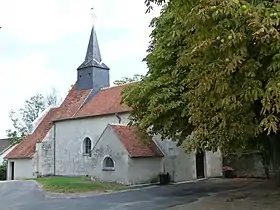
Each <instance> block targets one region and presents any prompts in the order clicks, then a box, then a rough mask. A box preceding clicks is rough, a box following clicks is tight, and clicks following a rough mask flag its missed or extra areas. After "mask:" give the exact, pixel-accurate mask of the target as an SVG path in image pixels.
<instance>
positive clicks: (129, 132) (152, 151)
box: [110, 125, 164, 158]
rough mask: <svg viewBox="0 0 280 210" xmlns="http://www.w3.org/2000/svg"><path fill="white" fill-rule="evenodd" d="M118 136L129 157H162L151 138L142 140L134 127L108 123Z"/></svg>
mask: <svg viewBox="0 0 280 210" xmlns="http://www.w3.org/2000/svg"><path fill="white" fill-rule="evenodd" d="M110 126H111V127H112V128H113V130H114V132H115V133H116V134H117V136H118V137H119V139H120V141H121V142H122V144H123V145H124V147H125V148H126V150H127V151H128V153H129V154H130V157H131V158H136V157H163V156H164V155H163V153H162V152H161V150H160V148H159V147H158V146H157V145H156V144H155V142H154V141H153V140H152V138H149V139H146V140H145V141H143V139H141V136H140V133H139V131H138V130H137V129H136V128H133V127H129V126H127V125H110Z"/></svg>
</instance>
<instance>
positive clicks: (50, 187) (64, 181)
mask: <svg viewBox="0 0 280 210" xmlns="http://www.w3.org/2000/svg"><path fill="white" fill-rule="evenodd" d="M35 181H37V182H38V183H39V184H41V185H42V187H43V188H44V190H46V191H49V192H56V193H85V192H92V191H98V192H102V191H107V190H113V191H116V190H124V189H126V187H125V186H122V185H118V184H112V183H101V182H92V181H91V180H90V178H88V177H44V178H37V179H35Z"/></svg>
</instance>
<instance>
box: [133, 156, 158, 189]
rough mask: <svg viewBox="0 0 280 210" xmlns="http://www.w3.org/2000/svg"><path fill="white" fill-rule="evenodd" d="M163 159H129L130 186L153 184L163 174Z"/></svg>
mask: <svg viewBox="0 0 280 210" xmlns="http://www.w3.org/2000/svg"><path fill="white" fill-rule="evenodd" d="M162 159H163V158H129V160H128V176H129V184H131V185H135V184H145V183H151V181H152V180H154V179H155V178H156V177H157V176H158V174H159V173H160V172H162Z"/></svg>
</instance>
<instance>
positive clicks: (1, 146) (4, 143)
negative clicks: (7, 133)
mask: <svg viewBox="0 0 280 210" xmlns="http://www.w3.org/2000/svg"><path fill="white" fill-rule="evenodd" d="M11 145H12V141H11V139H8V138H6V139H0V154H1V153H2V152H3V151H5V150H6V149H8V148H9V147H10V146H11Z"/></svg>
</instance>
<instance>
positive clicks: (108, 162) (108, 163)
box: [102, 156, 115, 171]
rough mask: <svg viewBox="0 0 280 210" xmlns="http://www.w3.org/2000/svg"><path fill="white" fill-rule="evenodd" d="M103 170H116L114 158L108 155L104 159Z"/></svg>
mask: <svg viewBox="0 0 280 210" xmlns="http://www.w3.org/2000/svg"><path fill="white" fill-rule="evenodd" d="M102 164H103V170H105V171H106V170H109V171H112V170H115V162H114V160H113V159H112V158H111V157H109V156H107V157H105V158H104V159H103V163H102Z"/></svg>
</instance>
